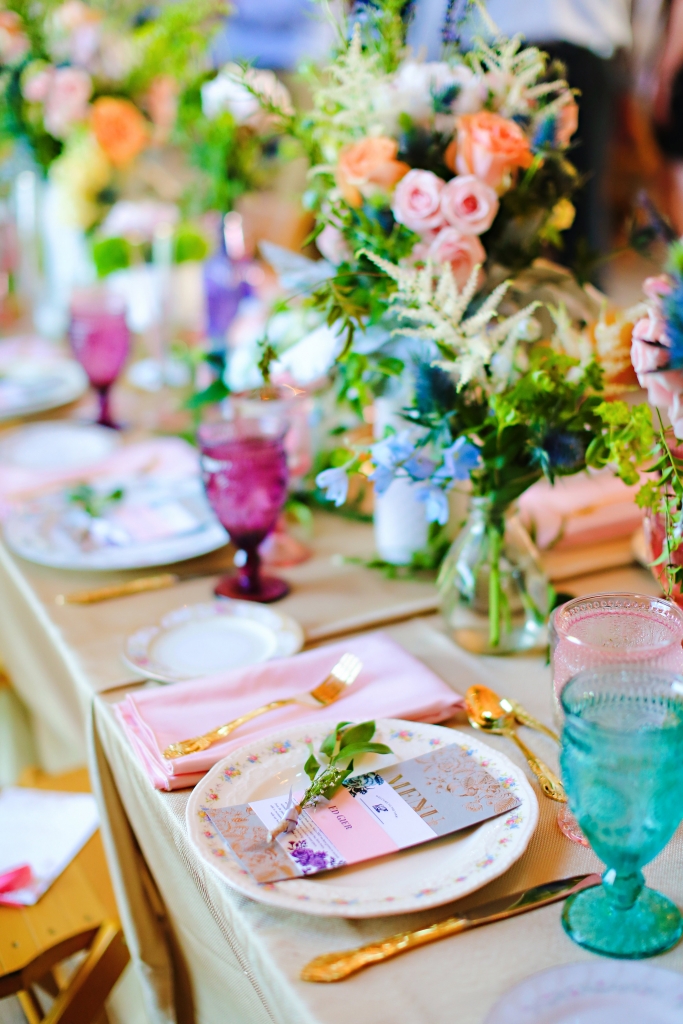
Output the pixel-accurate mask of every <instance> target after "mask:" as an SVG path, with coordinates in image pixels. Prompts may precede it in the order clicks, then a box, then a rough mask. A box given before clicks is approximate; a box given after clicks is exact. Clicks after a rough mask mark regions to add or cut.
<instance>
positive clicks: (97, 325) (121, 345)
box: [69, 288, 130, 430]
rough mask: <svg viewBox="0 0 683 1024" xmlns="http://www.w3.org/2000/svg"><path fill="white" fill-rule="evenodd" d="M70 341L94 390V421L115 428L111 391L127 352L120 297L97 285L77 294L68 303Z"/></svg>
mask: <svg viewBox="0 0 683 1024" xmlns="http://www.w3.org/2000/svg"><path fill="white" fill-rule="evenodd" d="M69 341H70V342H71V348H72V351H73V354H74V355H75V357H76V359H77V360H78V361H79V363H80V364H81V366H82V367H83V369H84V370H85V372H86V373H87V375H88V380H89V381H90V383H91V385H92V386H93V388H94V389H95V391H96V392H97V397H98V399H99V416H98V418H97V422H98V423H99V424H100V425H101V426H103V427H112V428H113V429H115V430H118V429H119V425H118V424H117V423H115V422H114V419H113V417H112V413H111V406H110V392H111V387H112V384H113V383H114V381H115V380H116V379H117V377H118V376H119V374H120V373H121V370H122V369H123V366H124V364H125V362H126V359H127V358H128V353H129V351H130V331H129V329H128V324H127V323H126V309H125V304H124V302H123V300H122V299H121V298H120V297H119V296H118V295H112V294H111V293H110V292H107V291H105V290H104V289H100V288H93V289H91V290H88V291H83V292H80V293H77V294H76V295H75V296H74V298H73V300H72V303H71V320H70V323H69Z"/></svg>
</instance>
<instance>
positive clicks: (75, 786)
mask: <svg viewBox="0 0 683 1024" xmlns="http://www.w3.org/2000/svg"><path fill="white" fill-rule="evenodd" d="M21 783H22V785H26V786H33V787H34V788H41V789H58V790H59V789H61V790H71V791H76V792H79V791H80V792H83V791H87V790H88V789H89V786H88V778H87V773H86V772H85V771H84V770H83V771H79V772H71V773H69V774H68V775H62V776H46V775H43V774H42V773H41V772H38V771H37V770H35V769H30V770H29V771H28V772H25V773H24V775H23V776H22V780H21ZM46 842H49V837H46ZM76 953H85V958H84V959H83V960H82V962H81V963H80V964H79V965H78V967H77V968H76V969H75V971H73V972H72V973H70V974H69V972H68V970H67V968H66V967H65V965H64V963H63V962H64V961H65V960H67V958H69V957H72V956H74V954H76ZM128 960H129V954H128V950H127V948H126V945H125V941H124V938H123V933H122V932H121V927H120V925H119V922H118V918H117V914H116V904H115V901H114V895H113V892H112V889H111V883H110V881H109V876H108V873H107V866H106V862H105V859H104V851H103V849H102V842H101V839H100V836H99V833H96V834H95V835H94V836H93V837H92V838H91V839H90V840H89V841H88V843H86V845H85V846H84V848H83V849H82V850H81V852H80V853H79V854H78V856H77V857H76V858H75V859H74V860H73V861H72V862H71V864H69V866H68V867H67V869H66V870H65V871H64V873H63V874H62V875H60V877H59V878H58V879H57V881H56V882H55V883H54V884H53V885H52V886H51V887H50V888H49V889H48V891H47V892H46V893H45V895H44V896H42V897H41V899H40V900H39V901H38V903H36V905H35V906H33V907H22V908H20V909H19V908H13V907H0V998H3V997H5V996H9V995H17V997H18V999H19V1001H20V1003H21V1006H22V1009H23V1011H24V1013H25V1015H26V1017H27V1020H28V1022H29V1024H96V1022H99V1021H100V1020H101V1019H106V1018H103V1011H104V1003H105V1000H106V998H107V996H108V995H109V993H110V992H111V990H112V988H113V986H114V985H115V983H116V981H117V980H118V978H119V977H120V976H121V974H122V972H123V969H124V968H125V966H126V964H127V963H128ZM36 986H38V987H39V988H40V989H42V990H43V991H44V992H46V993H47V994H48V995H49V996H50V997H52V999H53V1000H54V1002H53V1003H52V1005H51V1006H50V1007H49V1009H48V1011H47V1012H45V1011H44V1009H43V1007H42V1005H41V1002H40V1001H39V1000H38V997H37V995H36V991H35V988H36Z"/></svg>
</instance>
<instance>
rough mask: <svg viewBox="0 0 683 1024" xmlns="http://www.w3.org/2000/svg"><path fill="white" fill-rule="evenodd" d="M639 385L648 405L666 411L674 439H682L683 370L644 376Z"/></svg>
mask: <svg viewBox="0 0 683 1024" xmlns="http://www.w3.org/2000/svg"><path fill="white" fill-rule="evenodd" d="M641 384H642V385H643V386H644V387H646V388H647V397H648V400H649V401H650V403H651V404H652V405H655V406H659V407H660V408H663V409H666V411H667V414H668V417H669V420H670V421H671V426H672V427H673V430H674V434H675V435H676V437H678V438H681V437H683V370H665V371H664V372H662V373H650V374H646V375H645V376H644V378H643V380H642V381H641Z"/></svg>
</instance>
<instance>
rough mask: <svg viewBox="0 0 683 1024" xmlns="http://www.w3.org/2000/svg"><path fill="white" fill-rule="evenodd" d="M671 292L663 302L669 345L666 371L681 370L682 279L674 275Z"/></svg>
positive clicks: (682, 330) (682, 343) (682, 360)
mask: <svg viewBox="0 0 683 1024" xmlns="http://www.w3.org/2000/svg"><path fill="white" fill-rule="evenodd" d="M674 281H675V286H674V289H673V291H672V292H671V293H670V294H669V295H667V296H666V298H665V299H664V302H663V307H664V319H665V320H666V336H667V340H668V341H669V342H670V344H671V349H670V355H669V365H668V367H667V369H670V370H680V369H683V278H681V277H680V276H678V275H676V277H675V278H674Z"/></svg>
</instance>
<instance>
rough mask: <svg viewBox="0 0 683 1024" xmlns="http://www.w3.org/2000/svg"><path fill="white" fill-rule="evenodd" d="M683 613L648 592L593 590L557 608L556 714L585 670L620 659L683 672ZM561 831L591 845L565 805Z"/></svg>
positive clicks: (553, 634)
mask: <svg viewBox="0 0 683 1024" xmlns="http://www.w3.org/2000/svg"><path fill="white" fill-rule="evenodd" d="M682 644H683V612H681V610H680V608H677V607H676V605H675V604H673V603H672V602H671V601H666V600H664V598H659V597H648V596H647V595H645V594H591V595H588V596H586V597H577V598H575V599H574V600H573V601H567V602H566V604H563V605H560V606H559V608H556V609H555V611H554V612H553V613H552V615H551V617H550V652H551V653H550V657H551V666H552V674H553V694H554V701H553V703H554V708H555V717H556V720H557V723H558V725H560V726H561V724H562V711H561V704H560V694H561V692H562V688H563V687H564V685H565V684H566V683H567V681H568V680H569V679H571V678H572V677H573V676H575V675H576V674H577V673H578V672H581V671H582V670H583V669H589V668H599V667H601V666H604V667H609V665H611V664H614V663H616V662H618V663H620V664H621V663H631V664H634V665H638V666H642V667H648V668H666V669H671V670H672V671H674V672H683V646H681V645H682ZM557 824H558V826H559V828H560V831H561V832H563V833H564V835H565V836H566V837H567V838H568V839H570V840H571V841H572V842H575V843H581V844H582V845H584V846H587V845H588V844H587V842H586V840H585V837H584V836H583V835H582V833H581V829H580V828H579V825H578V822H577V821H576V819H575V818H574V815H573V814H572V813H571V810H570V809H569V807H568V806H567V805H566V804H564V805H563V806H562V807H561V808H560V810H559V811H558V812H557Z"/></svg>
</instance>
